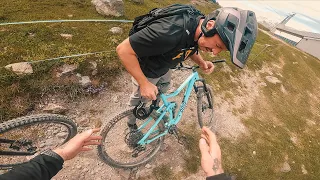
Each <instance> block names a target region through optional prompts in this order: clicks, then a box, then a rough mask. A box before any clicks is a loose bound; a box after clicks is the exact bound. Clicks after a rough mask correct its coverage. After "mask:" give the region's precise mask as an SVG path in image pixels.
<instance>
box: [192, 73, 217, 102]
mask: <svg viewBox="0 0 320 180" xmlns="http://www.w3.org/2000/svg"><path fill="white" fill-rule="evenodd" d="M198 81H199V82H201V83H202V87H203V89H204V93H205V95H206V97H207V100H208V103H209V108H212V107H213V104H212V102H211V99H209V98H210V97H209V91H208V87H207V84H206V83H205V80H204V79H202V78H200V79H198V80H196V82H198ZM199 87H201V86H196V84H194V85H193V88H194V90H195V92H196V93H197V92H198V91H199Z"/></svg>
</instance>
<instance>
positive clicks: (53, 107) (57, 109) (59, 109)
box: [43, 103, 68, 114]
mask: <svg viewBox="0 0 320 180" xmlns="http://www.w3.org/2000/svg"><path fill="white" fill-rule="evenodd" d="M67 110H68V109H67V108H65V107H63V106H60V105H58V104H53V103H49V104H48V105H47V106H46V107H45V108H44V109H43V111H44V112H47V113H55V114H64V113H65V112H66V111H67Z"/></svg>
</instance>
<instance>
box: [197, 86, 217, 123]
mask: <svg viewBox="0 0 320 180" xmlns="http://www.w3.org/2000/svg"><path fill="white" fill-rule="evenodd" d="M197 113H198V122H199V125H200V127H201V128H202V127H203V126H207V127H211V126H212V125H213V123H214V119H213V115H214V108H213V96H212V90H211V89H210V88H209V86H208V85H207V90H205V88H204V87H203V86H201V87H198V92H197Z"/></svg>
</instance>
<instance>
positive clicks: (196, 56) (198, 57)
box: [190, 53, 205, 65]
mask: <svg viewBox="0 0 320 180" xmlns="http://www.w3.org/2000/svg"><path fill="white" fill-rule="evenodd" d="M190 59H191V60H192V61H193V62H195V63H197V64H198V65H201V64H203V63H205V61H204V60H203V58H202V56H201V55H200V54H197V53H194V54H193V55H192V56H190Z"/></svg>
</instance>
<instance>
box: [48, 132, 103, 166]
mask: <svg viewBox="0 0 320 180" xmlns="http://www.w3.org/2000/svg"><path fill="white" fill-rule="evenodd" d="M98 131H100V129H99V128H97V129H90V130H87V131H85V132H82V133H80V134H78V135H76V136H75V137H73V138H72V139H70V140H69V141H68V142H67V143H66V145H64V147H59V148H57V149H55V150H53V151H54V152H56V153H57V154H59V155H60V156H61V157H62V159H63V160H65V161H66V160H70V159H72V158H74V157H75V156H76V155H77V154H78V153H79V152H81V151H90V150H92V149H91V148H89V147H87V146H89V145H99V144H100V142H99V141H97V140H101V139H102V137H101V136H92V134H93V133H96V132H98Z"/></svg>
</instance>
